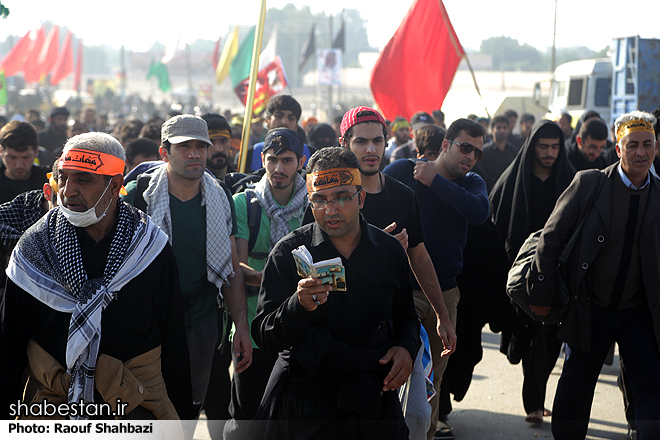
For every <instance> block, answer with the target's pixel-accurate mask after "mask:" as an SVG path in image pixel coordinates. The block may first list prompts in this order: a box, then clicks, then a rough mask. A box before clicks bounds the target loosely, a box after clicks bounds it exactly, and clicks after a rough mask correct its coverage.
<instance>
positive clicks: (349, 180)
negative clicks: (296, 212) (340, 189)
mask: <svg viewBox="0 0 660 440" xmlns="http://www.w3.org/2000/svg"><path fill="white" fill-rule="evenodd" d="M361 184H362V175H361V174H360V170H358V169H357V168H331V169H329V170H323V171H319V172H317V173H310V174H307V192H308V193H310V194H311V193H313V192H315V191H320V190H323V189H328V188H334V187H336V186H342V185H361Z"/></svg>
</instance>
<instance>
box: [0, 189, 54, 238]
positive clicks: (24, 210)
mask: <svg viewBox="0 0 660 440" xmlns="http://www.w3.org/2000/svg"><path fill="white" fill-rule="evenodd" d="M43 200H44V192H43V191H42V190H40V189H35V190H34V191H28V192H24V193H22V194H19V195H17V196H16V197H15V198H14V199H13V200H11V201H9V202H7V203H3V204H2V205H0V243H1V244H2V245H3V246H9V245H13V244H15V243H16V242H17V241H18V240H19V239H20V238H21V236H22V235H23V233H24V232H25V231H27V229H28V228H29V227H30V226H32V225H33V224H34V223H35V222H36V221H37V220H39V218H40V217H41V216H42V215H43V213H42V212H41V202H42V201H43Z"/></svg>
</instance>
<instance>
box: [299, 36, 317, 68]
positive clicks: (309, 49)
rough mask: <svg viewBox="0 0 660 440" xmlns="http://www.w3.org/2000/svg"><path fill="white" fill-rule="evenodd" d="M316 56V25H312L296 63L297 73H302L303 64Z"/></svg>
mask: <svg viewBox="0 0 660 440" xmlns="http://www.w3.org/2000/svg"><path fill="white" fill-rule="evenodd" d="M315 54H316V24H312V29H311V30H310V31H309V35H308V36H307V39H306V40H305V43H304V44H303V47H302V52H301V53H300V62H299V63H298V72H300V71H302V69H303V67H304V66H305V63H307V60H309V59H310V58H311V57H313V56H314V55H315Z"/></svg>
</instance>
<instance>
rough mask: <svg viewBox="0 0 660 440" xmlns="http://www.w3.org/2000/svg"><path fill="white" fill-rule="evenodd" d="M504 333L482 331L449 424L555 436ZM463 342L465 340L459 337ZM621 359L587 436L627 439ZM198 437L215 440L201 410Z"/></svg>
mask: <svg viewBox="0 0 660 440" xmlns="http://www.w3.org/2000/svg"><path fill="white" fill-rule="evenodd" d="M499 342H500V336H499V334H494V333H491V332H490V331H488V330H484V331H483V332H482V346H483V348H484V355H483V359H482V361H481V362H480V363H479V364H478V365H477V366H476V368H475V371H474V376H473V379H472V384H471V385H470V389H469V391H468V393H467V395H466V396H465V398H464V399H463V400H462V401H461V402H455V401H452V406H453V411H452V413H451V414H450V415H449V418H448V422H449V425H450V426H451V427H452V428H453V430H454V435H455V439H456V440H500V439H501V440H505V439H506V440H511V439H544V438H547V439H551V438H552V434H551V432H550V420H551V418H550V417H545V420H544V422H543V423H542V424H539V425H533V424H530V423H527V422H525V413H524V409H523V404H522V397H521V396H522V394H521V390H522V378H523V376H522V366H521V365H520V364H519V365H511V364H510V363H509V362H508V361H507V359H506V356H504V355H503V354H501V353H500V352H499ZM459 343H460V342H459ZM562 365H563V353H562V355H561V356H560V358H559V360H558V362H557V365H556V366H555V368H554V370H553V372H552V374H551V376H550V380H549V381H548V392H547V396H546V408H549V409H552V402H553V399H554V395H555V389H556V387H557V381H558V380H559V376H560V374H561V368H562ZM618 374H619V360H618V356H617V354H616V353H615V356H614V362H613V364H612V365H611V366H608V365H605V366H603V369H602V371H601V375H600V378H599V381H598V385H597V386H596V392H595V395H594V402H593V406H592V410H591V421H590V424H589V432H588V434H587V439H589V440H601V439H607V440H625V439H626V438H627V437H626V433H627V423H626V420H625V416H624V413H623V400H622V398H621V392H620V391H619V388H618V386H617V384H616V379H617V376H618ZM194 438H195V439H197V440H210V439H211V437H210V435H209V433H208V429H207V427H206V419H205V417H204V416H203V415H202V418H200V421H199V423H198V424H197V429H196V430H195V436H194Z"/></svg>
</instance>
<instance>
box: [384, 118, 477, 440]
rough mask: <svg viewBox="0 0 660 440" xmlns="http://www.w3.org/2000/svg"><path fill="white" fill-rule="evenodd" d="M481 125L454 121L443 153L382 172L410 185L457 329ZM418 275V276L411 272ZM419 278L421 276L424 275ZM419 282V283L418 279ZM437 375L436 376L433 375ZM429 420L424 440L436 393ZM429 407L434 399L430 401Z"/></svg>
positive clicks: (438, 346)
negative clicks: (464, 252) (460, 279)
mask: <svg viewBox="0 0 660 440" xmlns="http://www.w3.org/2000/svg"><path fill="white" fill-rule="evenodd" d="M484 133H485V130H484V128H483V127H482V126H481V125H480V124H478V123H476V122H474V121H470V120H469V119H458V120H456V121H454V122H453V123H452V124H451V125H450V126H449V129H448V130H447V134H446V135H445V138H444V140H443V141H442V147H441V148H442V152H441V153H440V155H439V156H438V158H437V159H436V160H435V161H433V162H428V161H427V160H418V161H417V162H416V163H413V162H412V161H407V160H400V161H397V162H395V163H392V164H390V165H389V166H388V167H387V168H385V170H384V171H383V172H384V173H385V174H387V175H389V176H391V177H393V178H394V179H397V180H399V181H400V182H402V183H404V184H405V185H407V186H409V187H410V188H412V190H413V191H414V192H415V194H416V195H417V199H418V200H419V204H420V207H421V212H422V225H423V229H424V237H425V242H426V243H427V244H428V253H429V256H430V257H431V261H432V263H433V268H434V269H435V274H437V278H438V280H439V282H440V287H441V288H442V294H443V297H444V302H445V305H446V306H447V309H448V312H449V318H450V321H451V324H452V328H456V307H457V306H458V301H459V299H460V292H459V290H458V286H457V283H456V277H457V276H458V274H459V273H461V270H462V268H463V248H464V247H465V243H466V240H467V227H468V223H474V224H481V223H483V222H484V221H486V219H487V218H488V196H487V194H486V184H485V182H484V181H483V179H482V178H481V177H479V176H478V175H477V174H474V173H471V172H470V171H471V170H472V167H474V164H475V163H476V162H477V160H479V159H480V158H481V157H482V156H483V152H482V150H481V147H482V145H483V136H484ZM416 275H417V276H418V279H419V275H418V274H416ZM423 277H424V276H422V278H423ZM420 284H422V281H421V280H420ZM420 293H421V291H416V293H415V305H416V307H417V311H418V313H419V314H420V317H421V319H422V325H424V328H426V331H427V333H428V334H429V339H430V342H431V354H432V356H433V382H434V386H435V387H436V391H437V390H439V389H440V386H441V382H442V374H443V373H444V370H445V367H446V366H447V358H446V357H445V358H442V357H441V356H440V355H441V353H442V352H443V350H444V349H445V348H446V347H443V345H442V341H441V340H440V338H437V339H435V341H434V340H433V339H431V336H432V335H433V334H434V333H435V331H434V330H435V328H436V325H437V322H436V319H437V318H436V315H435V313H433V312H432V310H431V305H430V304H429V303H428V300H427V298H426V297H424V296H423V295H420ZM436 375H437V376H436ZM434 400H435V406H434V408H433V416H432V417H433V418H432V420H431V422H432V424H431V429H430V430H429V435H428V438H429V439H431V438H433V437H434V433H436V431H435V429H436V423H437V422H438V419H437V417H438V409H437V397H436V398H434ZM431 404H432V406H433V405H434V401H433V400H432V401H431ZM438 427H439V429H438V432H437V433H436V434H437V438H442V437H441V436H443V435H444V436H447V435H449V434H451V428H449V427H448V426H447V425H446V423H444V422H441V424H440V425H439V426H438Z"/></svg>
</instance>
